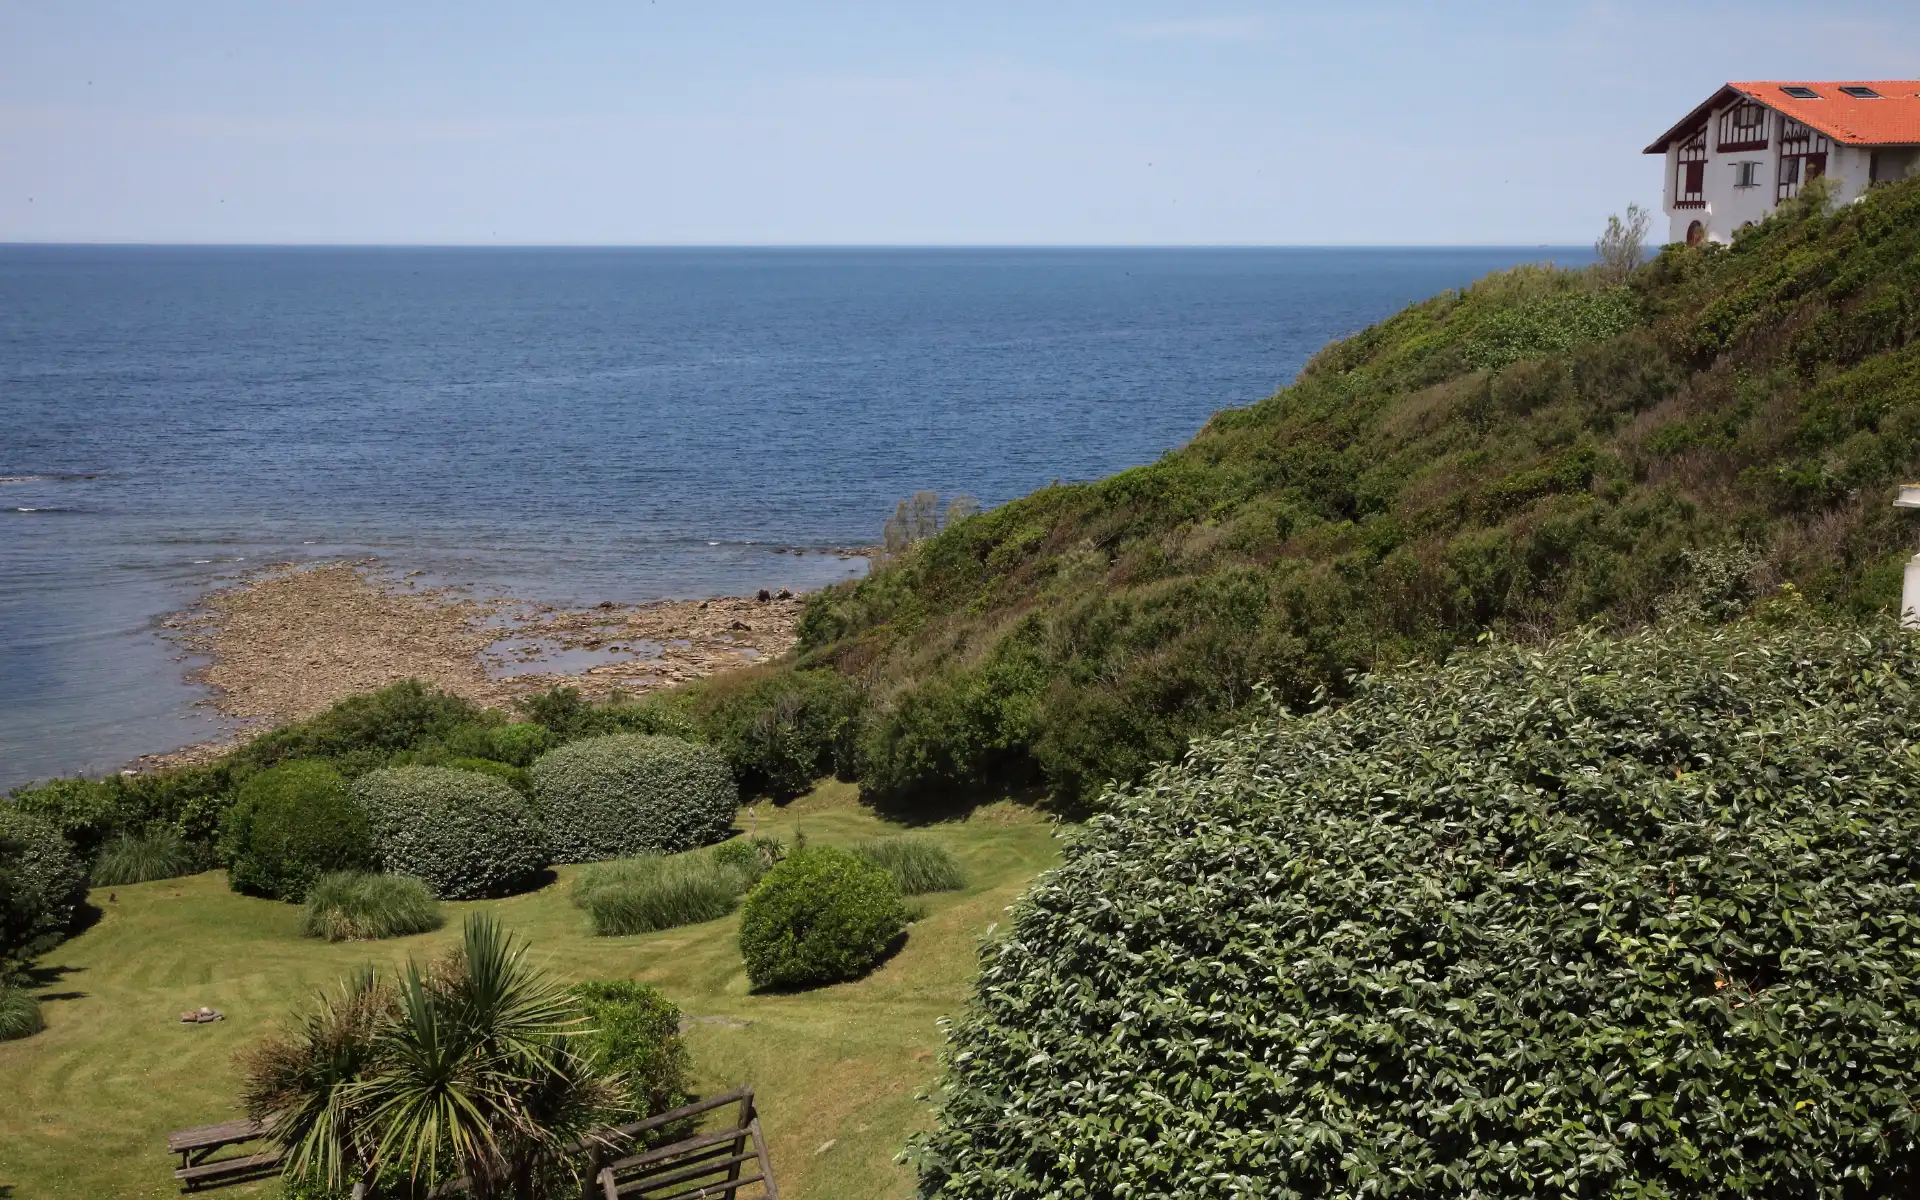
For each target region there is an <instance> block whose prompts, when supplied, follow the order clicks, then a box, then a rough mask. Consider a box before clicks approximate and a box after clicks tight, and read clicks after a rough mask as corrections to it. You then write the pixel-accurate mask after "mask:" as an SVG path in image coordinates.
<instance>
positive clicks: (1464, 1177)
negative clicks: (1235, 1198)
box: [921, 622, 1920, 1200]
mask: <svg viewBox="0 0 1920 1200" xmlns="http://www.w3.org/2000/svg"><path fill="white" fill-rule="evenodd" d="M1916 680H1920V640H1917V639H1916V638H1915V637H1914V635H1913V634H1911V633H1908V632H1904V631H1900V630H1898V629H1896V628H1894V626H1893V625H1892V623H1891V622H1888V623H1886V624H1884V625H1876V626H1873V627H1871V628H1867V629H1852V628H1845V629H1817V628H1809V627H1788V628H1781V629H1770V628H1767V627H1764V626H1760V625H1755V624H1751V623H1743V624H1739V625H1734V626H1728V627H1721V628H1718V629H1699V628H1692V629H1685V630H1674V631H1665V632H1652V633H1646V634H1642V635H1639V636H1635V637H1632V638H1628V639H1625V640H1619V641H1612V640H1607V639H1605V638H1602V637H1599V636H1595V635H1583V636H1578V637H1576V638H1574V639H1572V640H1570V641H1566V642H1562V643H1560V644H1557V645H1555V646H1553V647H1551V648H1550V649H1547V650H1545V651H1541V652H1532V651H1526V650H1520V649H1510V648H1495V649H1491V650H1489V651H1487V652H1484V653H1476V654H1473V655H1469V656H1463V657H1462V658H1460V659H1459V660H1456V661H1455V662H1453V663H1452V664H1451V665H1449V666H1447V667H1445V668H1443V669H1434V670H1424V671H1420V672H1413V673H1405V674H1388V675H1384V676H1378V677H1374V678H1370V679H1367V680H1364V681H1363V682H1362V683H1361V684H1360V687H1359V693H1358V695H1357V697H1356V698H1355V699H1354V700H1353V701H1352V702H1351V703H1350V704H1348V705H1347V706H1345V707H1343V708H1340V709H1338V710H1334V711H1330V712H1322V713H1320V714H1318V715H1314V716H1312V717H1308V718H1280V719H1278V720H1275V721H1267V722H1265V723H1263V724H1261V725H1259V726H1256V727H1253V728H1249V729H1246V730H1244V731H1242V732H1239V733H1236V734H1232V735H1230V736H1226V737H1222V738H1219V739H1215V740H1212V741H1206V742H1201V743H1197V744H1196V745H1195V747H1194V749H1193V751H1192V753H1191V754H1190V756H1189V757H1188V759H1187V760H1186V761H1185V762H1184V763H1182V764H1180V765H1177V766H1172V767H1167V768H1163V769H1161V770H1159V771H1157V772H1155V773H1154V774H1153V775H1152V776H1150V777H1149V779H1148V780H1147V781H1146V782H1145V783H1144V784H1143V785H1141V786H1140V787H1138V788H1136V789H1127V790H1121V791H1119V792H1116V793H1115V794H1114V795H1112V796H1111V797H1110V798H1109V802H1110V806H1111V809H1112V813H1111V815H1109V816H1106V817H1102V818H1100V819H1098V820H1096V821H1095V822H1094V823H1093V824H1092V825H1091V826H1090V827H1089V828H1088V829H1087V831H1086V832H1085V834H1084V835H1083V836H1082V837H1081V838H1080V839H1079V840H1078V842H1077V843H1076V844H1075V845H1074V846H1073V847H1071V849H1070V850H1069V853H1068V855H1067V862H1066V865H1065V866H1063V867H1061V868H1060V869H1058V870H1056V871H1054V872H1051V873H1050V874H1048V875H1047V876H1045V877H1043V878H1042V880H1041V881H1040V882H1039V883H1038V884H1037V885H1036V886H1035V887H1034V888H1033V889H1032V891H1031V892H1030V893H1029V894H1028V895H1027V896H1026V897H1025V898H1024V899H1023V900H1022V902H1021V903H1020V905H1019V906H1018V907H1017V909H1016V910H1015V915H1014V918H1013V921H1012V927H1011V929H1010V930H1009V931H1008V932H1007V934H1006V935H1005V936H1003V937H1002V938H1000V939H999V940H997V941H995V942H993V943H991V944H990V945H989V946H988V948H987V949H986V951H985V952H984V969H983V971H982V974H981V977H980V980H979V983H978V990H977V999H976V1001H975V1004H974V1006H973V1009H972V1012H971V1014H970V1015H969V1016H968V1017H967V1018H966V1019H965V1020H964V1021H963V1022H962V1023H961V1024H960V1025H959V1026H958V1027H957V1028H956V1029H955V1031H954V1033H953V1037H952V1056H951V1066H950V1075H949V1081H948V1084H947V1090H946V1095H945V1099H944V1102H943V1104H942V1109H941V1114H940V1126H939V1129H938V1130H937V1132H935V1133H934V1134H933V1135H931V1137H930V1138H929V1140H927V1142H926V1143H925V1144H924V1145H923V1147H922V1148H921V1149H922V1155H923V1158H922V1189H923V1194H925V1195H927V1196H930V1197H942V1198H959V1197H989V1196H991V1197H995V1198H996V1200H999V1198H1005V1200H1019V1198H1021V1197H1040V1196H1049V1197H1051V1196H1074V1195H1084V1196H1118V1195H1135V1196H1149V1195H1151V1196H1168V1197H1189V1196H1191V1197H1199V1196H1209V1197H1211V1196H1227V1195H1272V1196H1317V1195H1336V1194H1338V1195H1355V1194H1374V1193H1377V1194H1380V1195H1407V1196H1468V1195H1475V1196H1496V1195H1498V1196H1538V1195H1556V1196H1707V1195H1725V1196H1733V1195H1742V1196H1778V1197H1788V1196H1796V1197H1797V1196H1867V1195H1896V1194H1906V1193H1907V1192H1908V1191H1910V1190H1911V1189H1912V1188H1913V1187H1914V1186H1915V1185H1916V1183H1917V1182H1920V1179H1917V1178H1916V1170H1915V1168H1916V1166H1920V1110H1916V1108H1915V1106H1914V1102H1913V1098H1914V1097H1915V1096H1920V888H1916V886H1915V878H1916V875H1915V872H1916V869H1920V804H1916V803H1915V797H1916V796H1917V795H1920V753H1917V752H1916V751H1915V746H1916V745H1917V744H1920V740H1917V739H1920V692H1916V688H1915V681H1916Z"/></svg>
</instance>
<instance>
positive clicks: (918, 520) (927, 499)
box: [880, 492, 980, 561]
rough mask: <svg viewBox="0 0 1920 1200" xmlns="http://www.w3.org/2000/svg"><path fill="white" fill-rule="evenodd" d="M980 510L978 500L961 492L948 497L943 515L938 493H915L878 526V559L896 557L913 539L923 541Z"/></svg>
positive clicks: (905, 549) (902, 552) (894, 508)
mask: <svg viewBox="0 0 1920 1200" xmlns="http://www.w3.org/2000/svg"><path fill="white" fill-rule="evenodd" d="M979 511H980V502H979V501H978V500H976V499H974V498H973V497H972V496H968V495H966V494H964V493H962V494H960V495H956V496H953V497H951V498H950V499H948V501H947V509H946V512H945V514H944V515H943V514H942V513H941V511H940V494H939V493H938V492H915V493H914V494H913V495H911V496H909V497H907V498H906V499H905V500H902V501H900V503H898V504H896V505H894V507H893V515H892V516H891V517H888V518H887V521H886V524H885V525H883V526H881V529H880V551H881V560H882V561H886V560H888V559H894V558H898V557H900V556H901V555H902V554H905V553H906V552H907V550H908V548H910V547H911V546H912V545H913V544H914V543H915V542H924V541H926V540H927V539H928V538H930V537H933V536H934V535H936V534H938V533H939V532H940V531H941V530H942V529H946V528H949V527H951V526H952V525H953V524H954V523H955V522H958V521H964V520H966V519H967V518H968V517H971V516H973V515H974V514H975V513H977V512H979Z"/></svg>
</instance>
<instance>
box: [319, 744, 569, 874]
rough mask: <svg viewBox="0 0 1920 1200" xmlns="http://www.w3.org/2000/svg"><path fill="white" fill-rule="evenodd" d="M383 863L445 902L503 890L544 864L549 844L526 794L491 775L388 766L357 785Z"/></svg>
mask: <svg viewBox="0 0 1920 1200" xmlns="http://www.w3.org/2000/svg"><path fill="white" fill-rule="evenodd" d="M354 794H355V795H356V796H357V797H358V798H359V800H360V803H361V804H363V805H365V807H366V810H367V817H368V820H369V821H370V822H371V824H372V827H373V848H374V851H375V853H376V854H377V855H378V857H379V859H380V864H381V868H382V869H383V870H385V871H386V872H387V873H389V874H392V875H411V876H413V877H415V878H416V879H419V880H421V881H422V882H424V883H425V884H426V885H427V887H428V889H429V890H431V891H432V892H433V894H434V895H435V896H437V897H439V898H440V899H442V900H477V899H481V898H483V897H487V896H503V895H506V894H508V893H510V892H513V891H516V890H518V889H520V888H523V887H525V886H527V885H528V884H530V883H532V882H533V880H534V879H535V877H537V876H538V875H539V873H540V872H541V871H542V870H543V869H544V868H545V867H546V865H547V863H548V861H549V860H548V858H547V843H546V837H545V835H544V833H543V831H542V830H541V827H540V822H539V820H538V818H537V817H536V816H535V815H534V812H533V809H532V807H531V806H530V805H529V804H528V802H527V799H526V797H524V796H522V795H521V794H520V793H519V792H516V791H514V790H513V788H512V787H510V786H508V785H507V784H506V783H504V782H502V781H501V780H499V779H496V778H495V777H493V776H491V775H482V774H480V773H479V772H477V771H456V770H452V769H450V768H446V767H389V768H385V769H383V770H378V771H369V772H368V773H367V774H365V775H363V776H361V777H360V779H359V780H358V781H357V782H356V783H355V784H354Z"/></svg>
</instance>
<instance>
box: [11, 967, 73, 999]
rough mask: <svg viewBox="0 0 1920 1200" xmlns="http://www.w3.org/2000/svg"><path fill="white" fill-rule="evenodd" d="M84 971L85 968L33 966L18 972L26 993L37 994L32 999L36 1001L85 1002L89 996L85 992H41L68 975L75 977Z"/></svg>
mask: <svg viewBox="0 0 1920 1200" xmlns="http://www.w3.org/2000/svg"><path fill="white" fill-rule="evenodd" d="M85 970H86V968H85V967H63V966H58V965H53V966H34V967H28V968H27V969H26V970H24V971H22V972H20V978H22V979H23V980H25V981H26V984H27V990H28V991H30V992H35V993H38V994H37V995H36V996H35V997H34V999H36V1000H40V1001H47V1000H85V999H86V998H87V996H88V995H89V993H87V992H71V991H69V992H43V991H41V989H42V988H50V987H52V986H53V985H54V984H56V983H59V982H60V981H62V980H64V979H65V978H66V977H67V976H69V975H76V974H79V973H80V972H82V971H85Z"/></svg>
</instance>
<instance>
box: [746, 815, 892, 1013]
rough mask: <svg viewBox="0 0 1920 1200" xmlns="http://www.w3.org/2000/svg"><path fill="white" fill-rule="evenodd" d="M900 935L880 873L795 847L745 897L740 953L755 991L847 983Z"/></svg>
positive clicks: (850, 858)
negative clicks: (847, 980) (758, 989)
mask: <svg viewBox="0 0 1920 1200" xmlns="http://www.w3.org/2000/svg"><path fill="white" fill-rule="evenodd" d="M906 927H907V910H906V905H905V904H904V903H903V902H902V901H901V899H900V888H899V886H898V885H896V884H895V883H894V881H893V876H891V875H889V874H888V873H887V872H886V870H885V868H882V867H877V866H874V865H873V864H872V863H869V862H867V861H866V860H865V859H863V858H861V857H859V856H858V855H856V854H852V853H850V852H848V851H846V850H841V849H839V848H837V847H833V846H803V847H801V848H799V849H797V850H795V851H793V853H791V854H789V855H787V857H786V858H784V859H782V860H781V861H780V863H779V864H778V865H776V866H775V867H774V868H773V869H772V870H771V871H768V872H767V874H766V876H765V877H764V878H763V879H761V880H760V882H759V883H758V884H755V885H754V889H753V891H751V892H749V893H748V894H747V902H746V906H745V908H744V909H743V910H742V911H741V914H740V953H741V955H742V956H743V957H744V958H745V959H746V963H747V978H748V979H750V980H751V981H752V982H753V985H754V986H755V987H757V988H792V987H812V986H815V985H817V984H824V983H838V982H840V981H841V980H843V979H854V978H857V977H859V976H860V975H863V974H865V973H866V972H867V971H869V970H871V969H872V967H873V966H874V964H875V963H878V962H879V961H880V960H881V959H882V958H884V957H886V955H887V952H888V950H889V949H890V948H891V947H892V946H893V944H894V941H895V940H896V939H897V938H898V937H899V936H900V934H901V932H902V931H904V930H905V929H906Z"/></svg>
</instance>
